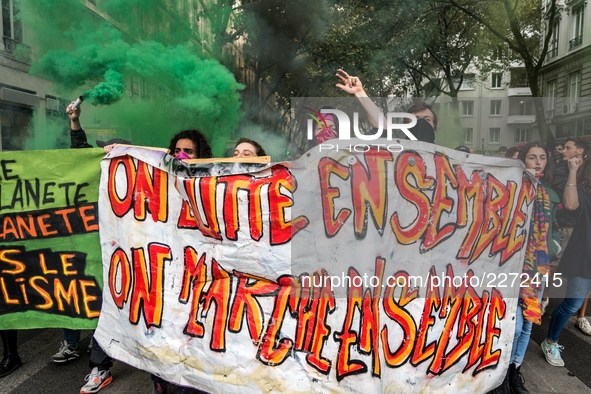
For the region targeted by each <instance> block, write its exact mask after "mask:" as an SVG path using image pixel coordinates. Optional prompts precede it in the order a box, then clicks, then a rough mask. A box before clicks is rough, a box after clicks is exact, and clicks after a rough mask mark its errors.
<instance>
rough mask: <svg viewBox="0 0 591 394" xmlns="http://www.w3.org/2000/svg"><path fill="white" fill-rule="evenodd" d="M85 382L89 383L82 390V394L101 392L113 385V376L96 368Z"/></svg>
mask: <svg viewBox="0 0 591 394" xmlns="http://www.w3.org/2000/svg"><path fill="white" fill-rule="evenodd" d="M84 380H86V382H87V383H86V384H85V385H84V386H82V388H81V389H80V394H90V393H97V392H99V391H100V390H101V389H102V388H103V387H105V386H106V385H108V384H109V383H111V382H112V381H113V376H112V375H111V372H110V371H108V370H105V371H99V370H98V368H97V367H94V368H93V369H92V371H90V374H88V375H87V376H86V378H84Z"/></svg>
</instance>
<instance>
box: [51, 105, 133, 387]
mask: <svg viewBox="0 0 591 394" xmlns="http://www.w3.org/2000/svg"><path fill="white" fill-rule="evenodd" d="M81 112H82V111H81V109H80V103H78V105H75V103H74V102H72V103H70V105H68V107H67V108H66V113H67V114H68V117H69V118H70V147H71V148H73V149H77V148H92V145H90V144H89V143H88V141H87V137H86V133H85V132H84V130H83V129H82V126H81V124H80V114H81ZM117 143H119V144H126V145H130V144H131V141H127V140H124V139H120V138H114V139H111V140H109V141H100V140H97V141H96V144H97V146H98V147H102V148H103V149H104V151H105V153H108V152H109V151H110V150H111V149H112V148H113V146H115V144H117ZM79 340H80V330H71V329H67V328H64V340H63V341H62V344H61V346H60V349H59V351H58V352H57V353H56V354H54V355H53V356H52V361H53V362H67V361H69V360H71V359H75V358H78V357H80V355H79V354H78V346H77V342H78V341H79ZM89 352H90V359H89V361H88V365H89V367H90V369H91V372H90V374H88V375H87V376H86V378H85V380H86V381H87V383H86V384H85V385H84V386H82V388H81V389H80V393H82V394H85V393H96V392H98V391H100V390H101V389H102V388H103V387H105V386H107V385H108V384H110V383H111V382H112V381H113V376H112V375H111V367H112V366H113V359H112V358H111V357H109V356H108V355H107V353H105V351H104V350H103V348H102V347H101V346H100V345H99V343H98V342H97V341H96V340H94V338H92V339H91V340H90V343H89ZM63 360H65V361H63Z"/></svg>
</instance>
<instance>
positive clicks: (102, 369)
mask: <svg viewBox="0 0 591 394" xmlns="http://www.w3.org/2000/svg"><path fill="white" fill-rule="evenodd" d="M73 104H74V103H71V104H70V105H69V106H68V108H67V109H66V112H67V113H68V116H69V117H70V129H71V130H70V136H71V147H72V148H91V147H92V145H90V144H88V142H87V137H86V133H85V132H84V130H83V129H82V127H81V125H80V121H79V117H80V112H81V111H80V107H79V106H78V107H76V106H74V108H72V106H73ZM96 143H97V146H99V147H102V148H103V149H104V150H105V153H108V152H110V151H111V150H112V148H113V147H114V146H115V144H128V145H129V144H131V142H130V141H127V140H123V139H119V138H114V139H111V140H109V141H99V140H97V141H96ZM169 153H170V154H171V155H172V156H174V157H176V158H179V159H197V158H211V157H212V156H213V155H212V153H211V147H210V145H209V143H208V142H207V139H206V138H205V136H204V135H203V134H202V133H201V132H199V131H198V130H183V131H181V132H179V133H177V134H176V135H175V136H173V137H172V139H171V141H170V146H169ZM70 331H74V330H70ZM89 366H90V368H91V372H90V374H88V375H87V376H86V378H85V380H86V381H87V383H86V384H85V385H84V386H83V387H82V388H81V389H80V393H81V394H88V393H96V392H98V391H100V390H101V389H103V388H104V387H105V386H107V385H108V384H110V383H111V382H112V381H113V376H112V375H111V371H110V368H111V367H112V366H113V359H112V358H111V357H109V356H108V355H107V354H106V353H105V352H104V350H103V349H102V348H101V346H100V345H99V344H98V342H97V341H96V340H93V341H92V347H91V350H90V360H89ZM152 381H153V384H154V392H155V393H165V392H166V389H167V386H168V385H169V383H168V382H166V381H165V380H163V379H161V378H160V377H158V376H156V375H152ZM176 392H177V393H181V392H187V393H188V392H194V390H193V389H189V388H184V387H183V388H180V389H177V390H176Z"/></svg>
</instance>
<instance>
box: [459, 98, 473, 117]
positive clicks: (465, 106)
mask: <svg viewBox="0 0 591 394" xmlns="http://www.w3.org/2000/svg"><path fill="white" fill-rule="evenodd" d="M462 116H474V101H462Z"/></svg>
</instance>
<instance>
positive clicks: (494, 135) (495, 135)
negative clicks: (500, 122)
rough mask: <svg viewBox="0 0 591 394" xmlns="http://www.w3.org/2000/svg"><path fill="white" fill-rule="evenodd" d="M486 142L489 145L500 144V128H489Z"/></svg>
mask: <svg viewBox="0 0 591 394" xmlns="http://www.w3.org/2000/svg"><path fill="white" fill-rule="evenodd" d="M488 140H489V142H490V143H491V144H500V143H501V128H500V127H491V128H490V129H488Z"/></svg>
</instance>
